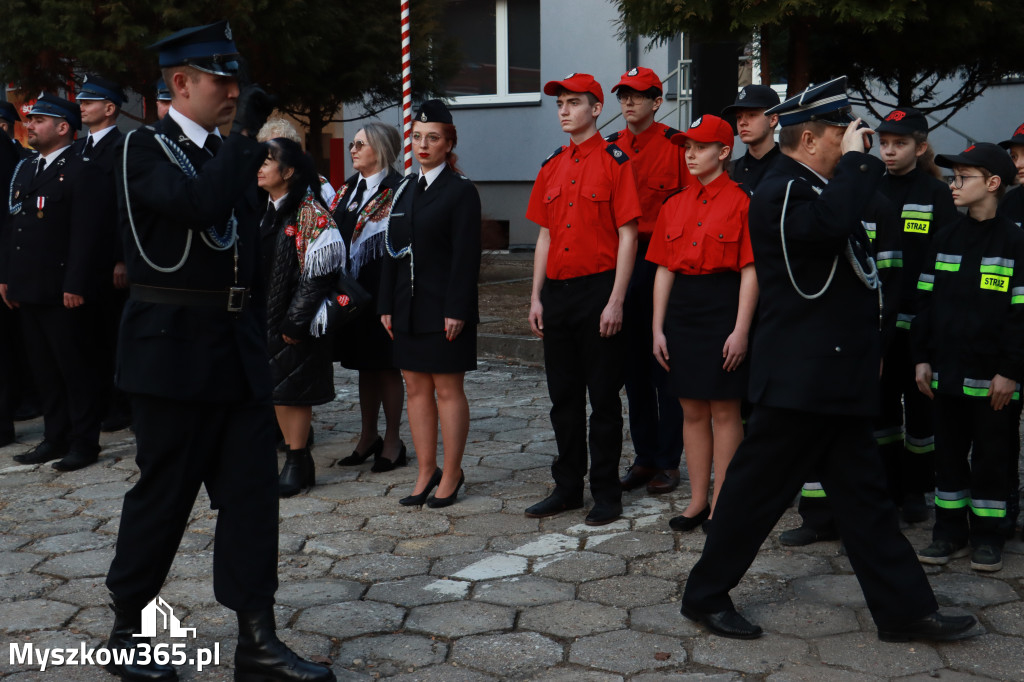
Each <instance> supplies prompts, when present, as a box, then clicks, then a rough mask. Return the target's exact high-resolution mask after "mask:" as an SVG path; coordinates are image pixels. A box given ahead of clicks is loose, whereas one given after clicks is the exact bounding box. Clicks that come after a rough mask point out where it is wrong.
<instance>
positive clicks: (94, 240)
mask: <svg viewBox="0 0 1024 682" xmlns="http://www.w3.org/2000/svg"><path fill="white" fill-rule="evenodd" d="M36 168H37V165H36V161H35V160H34V159H29V160H26V161H25V162H24V163H22V164H21V166H20V167H19V168H18V170H17V172H16V174H15V175H14V177H13V179H12V182H11V185H10V187H9V191H8V196H7V198H6V199H7V202H8V205H7V207H6V208H7V212H8V216H7V220H6V225H5V240H4V241H5V247H4V249H3V254H4V257H3V259H2V260H3V264H2V265H0V281H4V282H6V283H7V286H8V298H10V299H12V300H15V301H19V302H21V303H35V304H42V305H63V304H64V294H65V293H69V294H75V295H78V296H82V297H83V298H84V299H85V301H86V303H89V302H90V301H92V300H93V299H94V298H95V296H96V294H97V293H98V291H99V287H100V281H101V275H102V272H103V268H102V267H101V266H100V265H101V261H102V258H101V257H100V253H99V243H100V232H101V229H102V228H101V226H100V220H99V214H98V211H96V210H95V209H96V208H97V206H99V207H100V208H101V210H102V209H104V207H105V204H104V203H103V200H102V197H100V196H98V195H100V194H102V193H101V192H99V191H98V189H99V184H98V182H97V178H96V177H95V176H93V175H91V174H89V173H88V172H85V170H86V169H85V166H84V164H83V163H82V160H81V159H80V158H78V157H76V156H75V155H74V153H73V152H72V151H71V147H67V148H66V149H65V150H64V152H63V153H62V154H60V156H58V157H57V158H56V159H54V160H53V161H51V162H50V163H48V164H47V165H46V168H45V169H44V170H43V172H42V173H40V174H38V175H37V174H36Z"/></svg>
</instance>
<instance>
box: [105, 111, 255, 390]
mask: <svg viewBox="0 0 1024 682" xmlns="http://www.w3.org/2000/svg"><path fill="white" fill-rule="evenodd" d="M157 134H161V135H164V136H166V138H167V139H168V140H170V141H171V142H173V143H174V144H175V145H177V146H178V147H179V148H180V149H181V150H182V151H183V152H184V154H185V155H186V157H187V158H188V160H189V161H190V162H191V163H192V165H193V166H194V167H195V169H196V171H197V172H198V176H197V177H194V178H193V177H190V176H189V175H187V174H186V173H185V172H183V171H182V170H181V169H179V168H178V166H176V165H175V164H174V163H172V162H171V160H170V159H168V157H167V156H166V154H165V153H164V151H163V149H161V147H160V146H159V144H158V143H157V139H156V135H157ZM125 149H127V152H125ZM123 153H127V157H128V159H127V174H125V173H124V172H122V164H121V163H120V162H118V163H115V173H116V176H117V185H118V192H117V196H118V202H119V204H120V215H121V221H122V222H121V237H122V242H123V244H124V253H125V264H126V266H127V268H128V278H129V279H130V280H131V282H132V284H133V285H135V284H143V285H150V286H156V287H169V288H178V289H198V290H205V291H221V292H224V303H225V305H224V308H220V307H213V306H190V305H173V304H167V303H149V302H143V301H137V300H129V301H128V303H127V304H126V306H125V310H124V314H123V316H122V318H121V332H120V337H119V341H118V358H117V382H118V386H119V387H120V388H121V389H123V390H125V391H127V392H129V393H141V394H148V395H154V396H159V397H164V398H170V399H176V400H204V401H235V400H239V399H246V398H250V397H254V396H255V397H256V398H263V397H266V398H268V399H269V396H270V371H269V367H268V363H267V344H266V313H265V294H264V291H263V288H262V284H261V273H260V252H259V246H260V243H259V242H260V240H259V226H258V220H257V217H256V216H257V195H256V171H257V170H258V169H259V167H260V165H261V164H262V163H263V160H264V158H266V148H265V147H264V146H263V145H261V144H260V143H258V142H256V141H255V140H253V139H250V138H248V137H246V136H243V135H231V136H230V137H228V138H227V139H226V140H225V141H224V144H223V146H222V147H221V149H220V151H219V152H218V153H217V155H216V157H212V156H210V154H209V153H208V152H207V151H206V150H204V149H202V148H200V147H198V146H196V145H195V144H194V143H193V142H192V141H191V140H189V139H188V137H186V136H185V135H184V133H182V131H181V128H180V127H179V126H178V125H177V123H175V122H174V119H172V118H171V117H170V116H166V117H164V118H163V119H162V120H161V121H159V122H158V123H156V124H154V125H152V126H145V127H143V128H140V129H139V130H138V131H137V132H136V133H134V134H132V135H130V136H126V137H125V139H124V140H123V141H122V143H121V145H120V146H119V148H118V156H119V158H122V157H120V155H121V154H123ZM125 182H127V185H128V196H129V199H130V204H131V205H130V212H131V216H132V218H133V219H134V223H135V233H137V235H138V239H139V241H140V242H141V245H142V248H143V250H144V251H145V253H146V255H147V256H148V257H149V258H150V260H152V261H153V262H154V263H155V264H156V265H157V266H159V267H162V268H171V267H173V266H175V265H176V264H177V263H178V262H179V261H180V260H181V258H182V255H183V253H184V252H185V249H186V244H187V243H188V240H189V238H190V237H191V248H190V251H189V254H188V258H187V259H186V260H185V262H184V264H183V265H182V267H181V268H180V269H178V270H177V271H175V272H160V271H158V270H156V269H154V268H153V267H151V266H150V265H149V264H147V263H146V262H145V260H144V259H143V257H142V253H141V252H140V249H139V246H138V245H137V244H136V237H135V234H133V231H132V229H131V226H130V224H129V220H128V213H129V206H128V204H127V202H126V201H125V196H124V195H125V193H124V183H125ZM232 211H234V214H235V217H236V219H237V221H238V275H237V285H238V286H240V287H247V288H249V289H250V290H251V295H250V296H249V300H248V301H247V302H246V304H245V307H244V309H243V310H242V312H241V313H240V314H235V313H230V312H228V311H227V297H228V294H227V292H228V289H229V287H231V286H233V285H235V283H236V279H235V276H234V267H235V256H234V250H233V249H231V248H228V249H227V250H224V251H217V250H214V249H213V248H211V247H210V246H209V245H208V244H207V243H206V240H204V239H203V238H202V232H203V231H204V230H205V229H206V228H207V227H209V226H211V225H212V226H214V227H216V228H217V230H218V231H219V232H220V233H224V232H225V231H226V226H227V223H228V220H229V218H230V217H231V214H232Z"/></svg>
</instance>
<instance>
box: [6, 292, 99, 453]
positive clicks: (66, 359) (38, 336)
mask: <svg viewBox="0 0 1024 682" xmlns="http://www.w3.org/2000/svg"><path fill="white" fill-rule="evenodd" d="M19 311H20V312H21V322H22V329H23V332H24V337H25V350H26V354H27V356H28V361H29V366H30V367H31V369H32V376H33V378H34V379H35V381H36V390H37V392H38V394H39V406H40V408H41V409H42V412H43V423H44V433H45V438H46V440H48V441H51V442H53V443H55V444H59V445H68V446H70V447H71V449H72V450H73V451H75V452H80V453H83V454H90V453H97V452H99V450H100V445H99V442H100V420H101V419H102V417H103V415H102V405H101V401H100V396H101V395H102V393H103V383H102V379H103V377H102V373H101V372H100V369H99V368H100V366H101V364H102V362H101V358H100V354H99V352H98V349H99V345H98V343H97V339H96V337H95V334H94V331H95V319H96V315H97V308H96V307H95V306H90V305H89V304H85V305H82V306H79V307H78V308H72V309H68V308H65V307H64V306H62V305H39V304H30V303H22V304H21V307H20V308H19Z"/></svg>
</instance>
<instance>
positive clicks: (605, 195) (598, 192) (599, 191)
mask: <svg viewBox="0 0 1024 682" xmlns="http://www.w3.org/2000/svg"><path fill="white" fill-rule="evenodd" d="M580 198H581V199H589V200H590V201H593V202H602V201H604V202H607V201H610V200H611V198H612V188H611V187H609V186H607V185H585V186H584V187H583V189H582V190H581V191H580Z"/></svg>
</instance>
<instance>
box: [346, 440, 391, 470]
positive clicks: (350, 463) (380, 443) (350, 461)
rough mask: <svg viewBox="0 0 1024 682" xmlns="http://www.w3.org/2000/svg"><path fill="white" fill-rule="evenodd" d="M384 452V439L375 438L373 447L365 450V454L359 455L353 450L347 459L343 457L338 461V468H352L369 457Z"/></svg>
mask: <svg viewBox="0 0 1024 682" xmlns="http://www.w3.org/2000/svg"><path fill="white" fill-rule="evenodd" d="M383 450H384V439H383V438H381V437H380V436H377V440H375V441H373V445H371V446H370V447H368V448H366V452H364V453H362V454H359V451H358V450H353V451H352V454H351V455H349V456H348V457H344V458H342V459H339V460H338V466H341V467H354V466H357V465H359V464H362V463H363V462H365V461H366V460H368V459H369V458H370V457H376V456H377V455H379V454H380V453H381V451H383Z"/></svg>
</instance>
